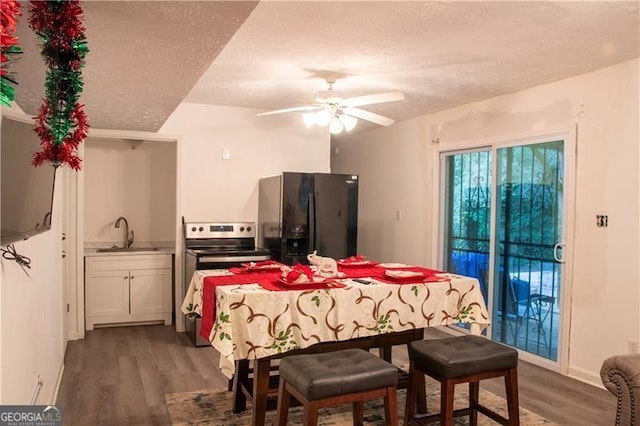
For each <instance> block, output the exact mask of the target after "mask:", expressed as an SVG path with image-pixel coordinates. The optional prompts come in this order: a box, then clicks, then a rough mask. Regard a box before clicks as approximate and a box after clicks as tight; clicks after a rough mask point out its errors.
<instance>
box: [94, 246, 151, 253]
mask: <svg viewBox="0 0 640 426" xmlns="http://www.w3.org/2000/svg"><path fill="white" fill-rule="evenodd" d="M158 250H160V249H159V248H158V247H110V248H99V249H98V250H97V251H98V253H128V252H137V251H158Z"/></svg>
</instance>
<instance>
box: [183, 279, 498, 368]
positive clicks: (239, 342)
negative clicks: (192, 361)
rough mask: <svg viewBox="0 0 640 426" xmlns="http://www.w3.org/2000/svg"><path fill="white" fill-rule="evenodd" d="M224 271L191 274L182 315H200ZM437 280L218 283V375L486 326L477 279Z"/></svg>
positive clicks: (215, 336) (215, 333)
mask: <svg viewBox="0 0 640 426" xmlns="http://www.w3.org/2000/svg"><path fill="white" fill-rule="evenodd" d="M229 274H230V273H229V272H227V271H196V272H195V274H194V276H193V278H192V280H191V284H190V286H189V290H188V292H187V296H186V297H185V300H184V303H183V306H182V311H183V313H185V314H189V313H197V314H201V313H202V311H201V306H202V297H203V287H204V286H203V282H204V279H205V278H207V279H209V280H215V276H216V275H229ZM208 277H209V278H208ZM437 277H438V278H439V281H435V282H427V283H415V284H412V283H404V284H390V283H388V282H383V281H382V280H379V279H371V280H370V284H361V283H358V282H356V281H353V280H352V279H344V280H340V282H342V283H343V284H345V287H343V288H331V287H328V288H326V289H320V290H291V291H269V290H266V289H265V288H263V287H262V286H260V285H259V284H257V283H256V284H242V285H238V284H233V285H225V286H219V287H217V288H216V289H215V299H216V318H215V323H214V326H213V329H212V330H211V333H210V335H209V340H210V341H211V344H212V346H213V347H214V348H216V349H217V350H218V351H219V352H220V354H221V357H220V368H221V370H222V372H223V373H224V374H225V375H227V376H228V377H231V375H232V374H233V371H234V361H235V360H239V359H256V358H263V357H268V356H272V355H276V354H279V353H282V352H286V351H289V350H291V349H296V348H305V347H308V346H311V345H313V344H315V343H319V342H327V341H341V340H349V339H353V338H358V337H366V336H372V335H375V334H381V333H389V332H397V331H404V330H409V329H413V328H424V327H433V326H441V325H451V324H456V323H471V324H474V325H476V330H479V328H484V327H486V326H487V325H488V324H489V315H488V313H487V309H486V306H485V303H484V299H483V297H482V293H481V291H480V285H479V283H478V280H477V279H475V278H470V277H464V276H460V275H454V274H446V273H443V274H437ZM478 326H479V327H478Z"/></svg>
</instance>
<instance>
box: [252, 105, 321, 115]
mask: <svg viewBox="0 0 640 426" xmlns="http://www.w3.org/2000/svg"><path fill="white" fill-rule="evenodd" d="M319 109H322V107H321V106H313V105H307V106H301V107H294V108H285V109H276V110H274V111H267V112H261V113H260V114H256V116H257V117H259V116H262V115H273V114H284V113H286V112H305V111H317V110H319Z"/></svg>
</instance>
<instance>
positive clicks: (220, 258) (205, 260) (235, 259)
mask: <svg viewBox="0 0 640 426" xmlns="http://www.w3.org/2000/svg"><path fill="white" fill-rule="evenodd" d="M269 258H270V256H269V255H256V256H209V257H207V256H200V257H198V263H227V262H260V261H263V260H269Z"/></svg>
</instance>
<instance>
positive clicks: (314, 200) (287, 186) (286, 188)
mask: <svg viewBox="0 0 640 426" xmlns="http://www.w3.org/2000/svg"><path fill="white" fill-rule="evenodd" d="M357 239H358V176H356V175H343V174H335V173H295V172H284V173H282V174H281V175H279V176H273V177H269V178H263V179H260V184H259V202H258V241H259V243H260V247H264V248H266V249H269V250H270V251H271V253H272V256H271V258H272V259H274V260H278V261H280V262H282V263H285V264H288V265H294V264H296V263H308V262H307V254H309V253H312V252H313V251H314V250H316V251H317V252H318V255H320V256H328V257H332V258H334V259H341V258H345V257H349V256H354V255H355V254H356V244H357Z"/></svg>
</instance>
